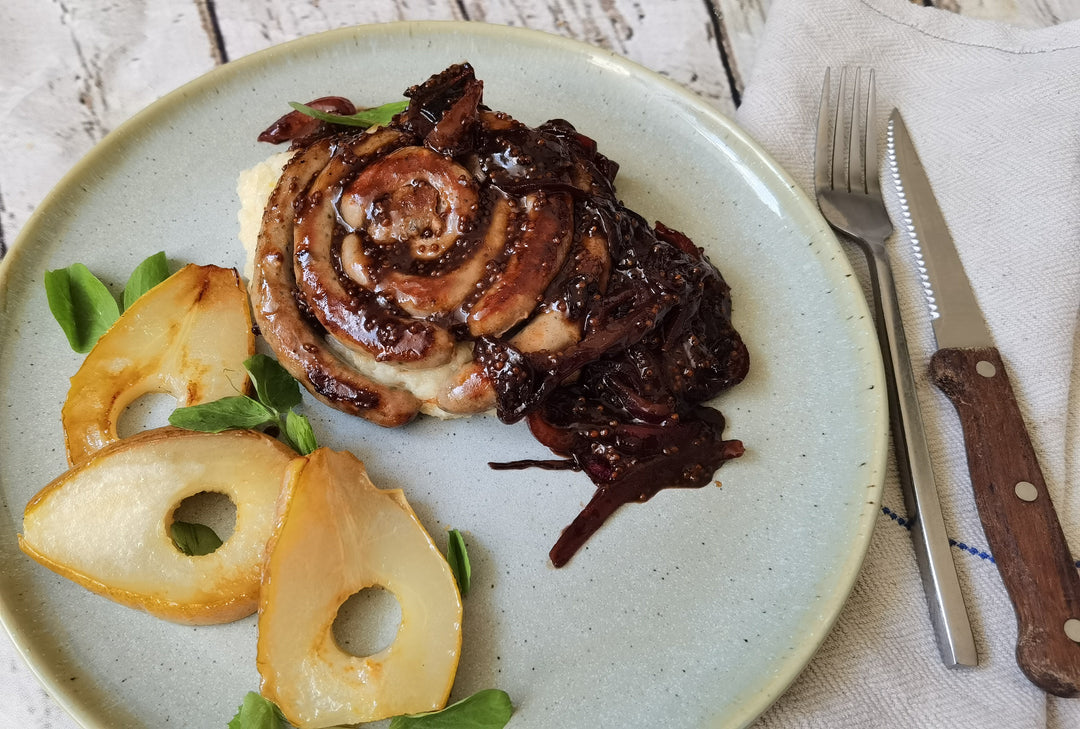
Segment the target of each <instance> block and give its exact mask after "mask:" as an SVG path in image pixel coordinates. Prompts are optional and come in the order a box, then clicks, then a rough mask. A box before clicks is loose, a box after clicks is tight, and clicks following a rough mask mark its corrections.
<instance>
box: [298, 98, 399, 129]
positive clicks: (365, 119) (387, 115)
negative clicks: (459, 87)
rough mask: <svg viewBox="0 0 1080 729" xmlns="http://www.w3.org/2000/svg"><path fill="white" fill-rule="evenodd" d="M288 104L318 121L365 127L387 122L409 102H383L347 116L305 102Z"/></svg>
mask: <svg viewBox="0 0 1080 729" xmlns="http://www.w3.org/2000/svg"><path fill="white" fill-rule="evenodd" d="M289 106H291V107H292V108H294V109H296V110H297V111H299V112H301V113H303V114H307V115H308V116H313V117H315V118H316V119H318V120H320V121H324V122H329V123H331V124H342V125H344V126H347V127H364V128H367V127H373V126H375V125H376V124H378V125H385V124H389V123H390V120H391V119H393V118H394V116H395V115H397V114H400V113H401V112H403V111H405V109H406V108H407V107H408V106H409V102H408V101H394V102H391V103H389V104H383V105H382V106H376V107H375V108H374V109H363V110H361V111H358V112H356V113H355V114H350V115H348V116H346V115H344V114H331V113H330V112H327V111H319V110H318V109H314V108H312V107H310V106H308V105H307V104H300V103H298V102H295V101H290V102H289Z"/></svg>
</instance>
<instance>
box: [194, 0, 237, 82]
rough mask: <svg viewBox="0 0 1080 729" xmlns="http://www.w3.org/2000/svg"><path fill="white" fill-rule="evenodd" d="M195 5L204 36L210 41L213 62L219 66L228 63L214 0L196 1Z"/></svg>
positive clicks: (226, 50) (227, 52)
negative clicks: (204, 32)
mask: <svg viewBox="0 0 1080 729" xmlns="http://www.w3.org/2000/svg"><path fill="white" fill-rule="evenodd" d="M195 5H196V7H198V9H199V18H200V19H201V20H202V26H203V30H205V31H206V36H207V38H208V39H209V40H210V46H211V50H212V55H213V57H214V62H215V63H216V64H217V65H219V66H220V65H221V64H223V63H228V62H229V51H228V49H227V48H226V47H225V37H224V36H223V35H222V33H221V23H220V22H218V15H217V7H216V6H215V4H214V0H196V2H195Z"/></svg>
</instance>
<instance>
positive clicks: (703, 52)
mask: <svg viewBox="0 0 1080 729" xmlns="http://www.w3.org/2000/svg"><path fill="white" fill-rule="evenodd" d="M464 7H465V9H466V11H467V12H468V15H469V18H470V19H472V20H479V21H484V22H488V23H497V24H500V25H514V26H521V27H526V28H534V29H537V30H543V31H547V32H549V33H555V34H557V35H562V36H566V37H568V38H575V39H577V40H580V41H584V42H585V43H589V44H591V45H595V46H599V47H601V48H607V49H608V50H611V51H614V52H615V53H618V54H619V55H621V56H625V57H626V58H629V59H630V60H632V61H635V62H637V63H640V64H641V65H643V66H645V67H647V68H649V69H652V70H653V71H656V72H657V73H659V74H661V75H663V76H666V77H667V78H670V79H672V80H673V81H675V82H677V83H680V84H682V85H683V86H685V87H687V88H688V89H690V90H691V91H693V92H695V93H697V94H699V95H701V96H702V97H704V98H705V99H707V100H708V101H710V102H712V103H713V104H715V105H717V106H718V107H719V108H720V110H721V111H724V112H726V113H731V112H733V111H734V108H735V107H734V103H733V101H732V93H731V89H730V87H729V86H728V83H727V75H726V73H725V71H724V67H723V65H722V63H721V59H720V55H719V53H718V51H717V40H716V37H715V34H714V32H713V25H712V19H711V18H710V15H709V7H708V5H707V4H706V2H704V0H656V1H654V2H644V1H642V0H560V1H559V2H543V3H541V2H536V1H535V0H464Z"/></svg>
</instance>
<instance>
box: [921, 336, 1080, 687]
mask: <svg viewBox="0 0 1080 729" xmlns="http://www.w3.org/2000/svg"><path fill="white" fill-rule="evenodd" d="M930 376H931V378H932V379H933V381H934V383H935V384H936V385H937V386H938V387H939V388H941V390H942V392H944V393H945V395H946V396H947V397H948V398H949V400H951V401H952V404H953V405H954V406H955V407H956V411H957V413H959V415H960V424H961V425H962V426H963V429H964V445H965V447H966V449H967V461H968V470H969V471H970V472H971V485H972V488H973V489H974V490H975V503H976V504H977V506H978V509H979V517H980V519H981V520H982V525H983V530H984V531H985V533H986V540H987V542H988V543H989V545H990V550H991V551H992V552H993V555H994V561H995V562H996V563H997V566H998V571H999V572H1000V573H1001V579H1002V581H1003V582H1004V583H1005V589H1006V591H1007V592H1008V593H1009V597H1010V598H1011V599H1012V603H1013V607H1014V608H1015V609H1016V619H1017V626H1018V636H1017V644H1016V661H1017V663H1018V664H1019V665H1020V668H1021V670H1023V672H1024V674H1025V675H1026V676H1027V677H1028V678H1029V679H1030V680H1031V681H1032V683H1034V684H1035V685H1036V686H1039V687H1040V688H1042V689H1043V690H1044V691H1048V692H1050V693H1052V694H1055V695H1057V696H1065V697H1070V696H1077V695H1080V643H1078V642H1077V641H1078V640H1080V575H1078V573H1077V570H1076V566H1075V565H1074V563H1073V559H1072V556H1071V554H1070V552H1069V547H1068V544H1067V543H1066V541H1065V535H1064V534H1063V533H1062V531H1061V524H1060V523H1059V522H1058V518H1057V513H1056V512H1055V511H1054V505H1053V504H1052V503H1051V502H1050V494H1049V493H1048V492H1047V490H1046V482H1045V481H1044V480H1043V475H1042V471H1041V469H1040V468H1039V463H1038V460H1037V459H1036V457H1035V449H1034V448H1032V446H1031V438H1030V437H1029V436H1028V432H1027V428H1026V427H1025V425H1024V419H1023V416H1022V415H1021V414H1020V408H1019V407H1018V405H1017V403H1016V396H1015V395H1014V394H1013V390H1012V386H1011V385H1010V384H1009V378H1008V375H1007V374H1006V373H1005V365H1004V364H1003V363H1002V361H1001V355H1000V354H998V351H997V349H995V348H993V347H989V348H985V349H974V348H973V349H966V348H965V349H942V350H939V351H938V352H937V353H936V354H935V355H934V356H933V358H932V359H931V360H930ZM1070 635H1071V636H1073V637H1072V638H1070Z"/></svg>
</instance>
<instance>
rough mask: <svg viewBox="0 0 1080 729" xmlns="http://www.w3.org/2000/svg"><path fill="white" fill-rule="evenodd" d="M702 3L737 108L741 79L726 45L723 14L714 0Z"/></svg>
mask: <svg viewBox="0 0 1080 729" xmlns="http://www.w3.org/2000/svg"><path fill="white" fill-rule="evenodd" d="M704 3H705V10H706V11H707V12H708V14H709V21H710V22H711V24H712V31H713V40H714V41H715V42H716V50H717V51H718V52H719V53H720V65H721V66H722V67H723V69H724V75H725V76H726V77H727V83H728V88H730V89H731V102H732V103H733V104H734V105H735V108H736V109H737V108H738V107H739V104H740V103H742V79H740V78H739V74H738V73H737V72H736V71H735V68H734V66H733V65H732V63H731V47H730V46H729V45H728V42H727V34H726V33H725V26H724V14H723V12H722V11H721V10H720V6H719V5H717V3H716V2H715V0H704Z"/></svg>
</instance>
